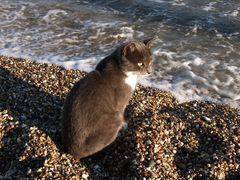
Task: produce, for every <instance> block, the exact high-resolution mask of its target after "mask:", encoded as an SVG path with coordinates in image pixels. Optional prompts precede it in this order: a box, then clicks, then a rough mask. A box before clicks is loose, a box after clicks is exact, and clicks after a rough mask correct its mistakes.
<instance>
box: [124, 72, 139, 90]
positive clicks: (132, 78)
mask: <svg viewBox="0 0 240 180" xmlns="http://www.w3.org/2000/svg"><path fill="white" fill-rule="evenodd" d="M126 75H127V77H126V79H125V83H126V84H127V85H129V86H130V87H131V88H132V90H134V89H135V87H136V84H137V75H136V74H134V73H133V72H127V73H126Z"/></svg>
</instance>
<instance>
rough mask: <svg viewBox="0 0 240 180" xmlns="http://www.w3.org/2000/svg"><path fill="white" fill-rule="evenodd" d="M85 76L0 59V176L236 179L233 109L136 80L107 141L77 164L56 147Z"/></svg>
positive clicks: (238, 136)
mask: <svg viewBox="0 0 240 180" xmlns="http://www.w3.org/2000/svg"><path fill="white" fill-rule="evenodd" d="M85 75H86V73H85V72H82V71H79V70H71V69H70V70H69V69H65V68H63V67H61V66H59V65H53V64H44V63H36V62H34V61H32V60H28V59H19V58H12V57H6V56H0V179H25V178H29V179H42V178H46V179H49V178H60V179H65V178H66V179H178V180H179V179H180V180H181V179H220V180H221V179H222V180H223V179H226V180H230V179H232V180H234V179H240V110H239V109H234V108H231V107H230V106H228V105H222V104H216V103H212V102H208V101H190V102H185V103H179V102H178V101H177V100H176V99H175V98H174V97H173V95H172V94H170V93H169V92H165V91H161V90H159V89H156V88H151V87H143V86H141V85H137V87H136V90H135V92H134V94H133V96H132V99H131V100H130V102H129V105H128V106H127V108H126V111H125V119H126V121H127V122H128V128H127V130H124V131H121V132H120V134H119V136H118V138H117V139H116V140H115V141H114V143H112V144H111V145H110V146H108V147H107V148H105V149H104V150H102V151H101V152H99V153H97V154H95V155H93V156H90V157H88V158H84V159H81V160H80V161H76V160H74V159H73V158H72V157H71V155H69V154H65V153H64V152H62V151H61V138H60V134H61V123H60V122H61V121H60V118H61V110H62V107H63V102H64V99H65V97H66V95H67V93H68V91H69V90H70V88H71V87H72V86H73V85H74V83H75V82H76V81H78V80H79V79H81V78H82V77H84V76H85Z"/></svg>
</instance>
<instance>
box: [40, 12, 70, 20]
mask: <svg viewBox="0 0 240 180" xmlns="http://www.w3.org/2000/svg"><path fill="white" fill-rule="evenodd" d="M61 15H63V16H67V15H68V13H67V12H66V11H64V10H61V9H52V10H49V11H48V12H47V14H46V15H45V16H44V17H43V18H42V19H43V20H44V21H46V22H48V23H50V22H53V21H54V20H56V19H57V18H58V17H59V16H61Z"/></svg>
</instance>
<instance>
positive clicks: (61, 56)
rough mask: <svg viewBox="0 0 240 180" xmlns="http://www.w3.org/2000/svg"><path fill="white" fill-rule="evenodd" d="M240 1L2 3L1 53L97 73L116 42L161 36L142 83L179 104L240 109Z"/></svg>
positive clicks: (141, 79)
mask: <svg viewBox="0 0 240 180" xmlns="http://www.w3.org/2000/svg"><path fill="white" fill-rule="evenodd" d="M239 33H240V2H239V1H238V0H231V1H228V0H218V1H207V0H203V1H193V0H175V1H168V0H149V1H143V0H132V1H116V0H110V1H103V0H98V1H97V0H86V1H80V0H79V1H77V0H75V1H73V0H68V1H64V0H51V1H46V0H43V1H34V0H32V1H17V0H16V1H14V0H11V1H6V0H0V54H2V55H10V56H17V57H24V58H31V59H34V60H36V61H39V62H49V63H57V64H61V65H64V66H65V67H67V68H77V69H81V70H85V71H90V70H92V69H93V68H94V67H95V65H96V63H97V62H98V61H99V60H101V58H103V57H104V56H106V55H108V54H110V53H111V52H112V51H113V50H114V49H115V48H116V46H118V45H119V44H121V43H123V42H127V41H129V40H132V39H139V40H142V39H145V38H146V37H152V36H155V35H157V36H158V38H159V39H158V41H157V43H156V46H155V47H154V49H153V53H154V57H155V61H154V73H153V74H152V75H151V76H150V77H148V78H147V79H146V78H144V79H143V78H139V82H140V83H142V84H145V85H151V86H155V87H158V88H160V89H163V90H167V91H171V92H172V93H173V94H174V95H175V96H176V97H177V98H178V99H179V100H180V101H188V100H193V99H198V100H213V101H216V102H219V103H228V104H230V105H231V106H234V107H238V108H239V106H240V61H239V59H240V43H239V40H240V34H239Z"/></svg>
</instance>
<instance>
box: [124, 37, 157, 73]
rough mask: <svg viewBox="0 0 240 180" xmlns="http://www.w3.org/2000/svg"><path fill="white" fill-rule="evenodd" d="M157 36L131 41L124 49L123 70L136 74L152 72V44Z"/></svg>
mask: <svg viewBox="0 0 240 180" xmlns="http://www.w3.org/2000/svg"><path fill="white" fill-rule="evenodd" d="M154 40H155V38H151V39H148V40H145V41H143V42H130V43H128V44H126V45H124V47H123V50H122V63H121V64H122V67H121V68H122V70H123V72H124V73H128V72H131V73H133V74H136V75H145V74H150V73H151V69H152V53H151V49H150V48H151V45H152V43H153V41H154Z"/></svg>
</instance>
